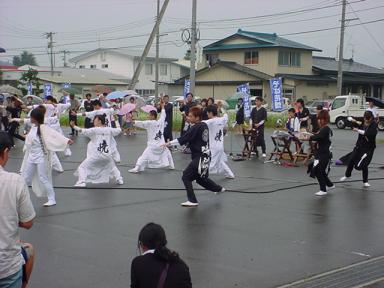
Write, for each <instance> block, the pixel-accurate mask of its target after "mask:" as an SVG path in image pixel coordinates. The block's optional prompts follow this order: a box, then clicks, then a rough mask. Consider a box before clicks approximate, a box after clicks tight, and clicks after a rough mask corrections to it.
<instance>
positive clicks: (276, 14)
mask: <svg viewBox="0 0 384 288" xmlns="http://www.w3.org/2000/svg"><path fill="white" fill-rule="evenodd" d="M362 1H365V0H356V1H354V2H351V3H358V2H362ZM341 5H342V4H341V3H338V4H337V3H335V4H333V5H326V6H321V7H315V8H308V9H299V10H292V11H287V12H279V13H273V14H266V15H258V16H252V17H241V18H229V19H216V20H207V21H200V22H199V23H200V24H203V23H217V22H229V21H231V22H233V21H241V20H248V19H259V18H267V17H273V16H280V15H290V14H298V13H304V12H309V11H318V10H323V9H328V8H334V7H336V6H341Z"/></svg>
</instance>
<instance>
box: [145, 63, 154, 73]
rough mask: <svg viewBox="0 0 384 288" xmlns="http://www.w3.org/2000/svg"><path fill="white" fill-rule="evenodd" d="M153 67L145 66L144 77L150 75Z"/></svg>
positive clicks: (150, 65)
mask: <svg viewBox="0 0 384 288" xmlns="http://www.w3.org/2000/svg"><path fill="white" fill-rule="evenodd" d="M152 70H153V65H152V64H145V75H152Z"/></svg>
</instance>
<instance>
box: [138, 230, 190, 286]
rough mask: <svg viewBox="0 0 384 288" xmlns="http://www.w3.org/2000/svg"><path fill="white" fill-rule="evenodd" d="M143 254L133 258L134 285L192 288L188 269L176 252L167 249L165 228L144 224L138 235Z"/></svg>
mask: <svg viewBox="0 0 384 288" xmlns="http://www.w3.org/2000/svg"><path fill="white" fill-rule="evenodd" d="M138 249H139V250H140V254H141V255H140V256H138V257H136V258H135V259H133V261H132V265H131V288H149V287H158V288H191V287H192V283H191V276H190V274H189V268H188V266H187V265H186V264H185V263H184V261H183V260H181V259H180V257H179V255H178V254H177V253H176V252H173V251H171V250H169V249H168V248H167V237H166V235H165V231H164V229H163V228H162V227H161V226H160V225H159V224H155V223H148V224H147V225H145V226H144V227H143V228H142V229H141V231H140V234H139V240H138Z"/></svg>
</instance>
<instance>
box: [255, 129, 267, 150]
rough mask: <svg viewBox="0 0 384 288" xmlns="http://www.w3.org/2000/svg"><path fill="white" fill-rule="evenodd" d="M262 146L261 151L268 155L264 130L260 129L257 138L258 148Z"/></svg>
mask: <svg viewBox="0 0 384 288" xmlns="http://www.w3.org/2000/svg"><path fill="white" fill-rule="evenodd" d="M257 146H261V151H262V153H263V154H266V153H267V147H266V145H265V139H264V128H260V129H259V131H258V134H257V136H256V147H257Z"/></svg>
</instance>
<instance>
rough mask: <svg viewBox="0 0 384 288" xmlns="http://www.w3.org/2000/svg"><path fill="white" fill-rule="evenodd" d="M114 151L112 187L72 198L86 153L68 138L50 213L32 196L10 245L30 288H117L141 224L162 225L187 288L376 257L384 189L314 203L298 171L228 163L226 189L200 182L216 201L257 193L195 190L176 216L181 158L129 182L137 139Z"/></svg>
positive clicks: (246, 282) (378, 172)
mask: <svg viewBox="0 0 384 288" xmlns="http://www.w3.org/2000/svg"><path fill="white" fill-rule="evenodd" d="M269 133H270V131H267V132H266V134H267V135H268V134H269ZM355 139H356V134H354V133H353V132H351V131H350V130H344V131H340V130H335V137H334V145H333V148H334V155H335V157H336V158H337V157H338V156H341V155H343V154H346V153H347V152H349V151H351V149H352V147H353V145H354V142H355ZM379 139H384V134H382V133H381V134H380V136H379ZM117 141H118V145H119V150H120V153H121V156H122V163H121V164H120V165H119V168H120V170H121V172H122V174H123V176H124V181H125V184H124V185H123V186H117V185H115V184H114V183H111V184H106V185H102V186H97V187H98V188H100V187H105V189H73V188H72V186H73V184H74V183H75V182H76V178H75V177H74V176H73V172H74V170H75V169H76V168H77V166H78V165H79V162H81V161H82V160H83V159H84V157H85V152H86V140H85V138H83V137H82V136H79V137H77V139H76V143H75V144H74V145H73V146H72V151H73V155H72V156H71V157H69V158H64V157H63V156H60V158H61V159H62V164H63V166H64V169H65V170H66V171H65V172H64V173H62V174H54V185H55V186H56V187H60V188H56V189H55V190H56V194H57V202H58V204H57V206H55V207H52V208H43V207H42V204H43V203H44V201H45V199H38V198H36V197H34V196H32V198H33V202H34V205H35V209H36V212H37V215H38V216H37V219H36V222H35V225H34V226H33V228H32V229H31V230H29V231H23V232H22V233H21V235H22V239H23V240H24V241H28V242H31V243H33V245H34V246H35V247H36V250H37V257H36V263H35V269H34V272H33V275H32V279H31V283H30V287H31V288H45V287H57V288H61V287H63V288H64V287H65V288H68V287H93V288H99V287H100V288H101V287H103V288H104V287H114V288H120V287H121V288H123V287H129V284H130V264H131V260H132V259H133V258H134V257H135V256H136V255H138V250H137V236H138V233H139V231H140V229H141V228H142V226H144V225H145V224H146V223H148V222H151V221H154V222H156V223H159V224H161V225H163V227H164V228H165V230H166V233H167V236H168V242H169V247H170V248H171V249H174V250H176V251H178V252H179V254H180V255H181V257H182V258H183V259H184V260H185V262H186V263H187V264H188V265H189V267H190V271H191V275H192V279H193V285H194V287H199V288H200V287H201V288H210V287H212V288H218V287H221V288H226V287H262V288H264V287H277V286H279V285H282V284H285V283H290V282H292V281H295V280H299V279H302V278H304V277H308V276H310V275H314V274H318V273H320V272H325V271H328V270H332V269H335V268H337V267H342V266H346V265H349V264H352V263H356V262H359V261H363V260H366V259H368V258H370V257H374V256H381V255H384V245H383V239H384V221H383V219H384V209H383V207H384V193H383V192H384V188H383V187H384V185H383V184H384V180H374V181H371V185H372V187H371V188H369V189H362V183H361V182H360V181H358V182H351V183H345V184H336V185H337V188H336V189H335V190H333V191H332V193H331V195H329V196H327V197H323V198H318V197H316V196H314V193H315V192H317V191H318V189H319V188H318V186H317V184H316V181H315V180H313V179H312V178H309V177H308V176H307V175H306V169H305V167H303V166H300V167H291V168H284V167H282V166H278V165H275V164H271V163H268V164H264V163H263V162H262V161H261V160H259V159H252V160H249V161H241V162H233V161H231V160H230V162H229V164H230V166H231V167H232V168H233V170H234V172H235V174H236V176H237V177H236V179H234V180H226V179H224V178H223V177H221V176H218V177H212V178H213V179H215V180H217V181H218V182H219V183H220V184H221V185H223V186H224V187H226V188H227V189H232V190H239V191H243V192H258V193H232V192H228V193H224V194H221V195H214V194H213V193H210V192H207V191H203V190H199V191H198V192H197V197H198V199H199V201H200V206H199V207H198V208H196V209H188V208H182V207H180V206H179V204H180V203H181V202H183V201H185V199H186V197H185V192H184V191H183V190H171V189H177V188H180V189H182V188H183V186H182V182H181V171H182V169H183V168H184V167H185V166H186V165H187V163H188V161H189V155H184V154H181V153H180V152H175V153H173V155H174V160H175V164H176V170H175V171H168V170H148V171H145V172H144V173H142V174H139V175H135V174H130V173H128V169H129V168H130V167H132V166H133V164H134V163H135V161H136V159H137V157H138V156H139V155H140V154H141V152H142V151H143V149H144V146H145V143H146V137H145V134H143V133H140V134H139V135H136V136H134V137H129V138H128V137H124V136H119V137H118V138H117ZM242 145H243V140H242V138H241V137H240V136H227V137H226V147H227V151H228V152H230V151H231V150H232V151H234V152H235V151H240V150H241V146H242ZM271 149H272V145H271V144H270V143H269V147H268V151H270V150H271ZM383 152H384V147H383V145H379V147H378V148H377V150H376V152H375V158H374V160H373V163H372V168H371V169H370V177H372V178H373V177H374V178H380V177H383V171H384V170H382V169H380V168H379V167H380V166H384V153H383ZM21 157H22V146H21V144H20V143H18V146H17V148H16V149H14V150H13V151H12V159H10V161H9V164H8V166H7V170H9V171H18V169H19V166H20V163H21V160H20V158H21ZM344 169H345V168H344V167H333V168H332V170H331V178H332V179H334V180H338V179H339V178H340V177H341V176H342V175H343V173H344ZM352 179H353V180H360V179H361V173H360V172H356V171H355V172H354V174H353V178H352ZM306 184H308V185H306ZM312 184H313V185H312ZM298 185H306V186H302V187H297V186H298ZM92 187H95V186H92ZM292 187H296V188H292ZM159 188H160V189H161V190H158V189H159ZM167 189H169V190H167ZM260 192H263V193H260Z"/></svg>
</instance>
